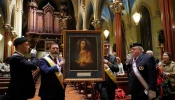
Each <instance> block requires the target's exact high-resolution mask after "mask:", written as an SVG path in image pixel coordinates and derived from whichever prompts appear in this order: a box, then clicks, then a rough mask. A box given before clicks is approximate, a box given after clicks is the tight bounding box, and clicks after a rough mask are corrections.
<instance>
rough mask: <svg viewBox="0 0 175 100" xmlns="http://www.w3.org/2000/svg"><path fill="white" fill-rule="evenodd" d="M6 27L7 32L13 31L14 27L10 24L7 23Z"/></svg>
mask: <svg viewBox="0 0 175 100" xmlns="http://www.w3.org/2000/svg"><path fill="white" fill-rule="evenodd" d="M4 29H5V31H6V32H11V31H12V30H13V27H11V25H10V24H5V25H4Z"/></svg>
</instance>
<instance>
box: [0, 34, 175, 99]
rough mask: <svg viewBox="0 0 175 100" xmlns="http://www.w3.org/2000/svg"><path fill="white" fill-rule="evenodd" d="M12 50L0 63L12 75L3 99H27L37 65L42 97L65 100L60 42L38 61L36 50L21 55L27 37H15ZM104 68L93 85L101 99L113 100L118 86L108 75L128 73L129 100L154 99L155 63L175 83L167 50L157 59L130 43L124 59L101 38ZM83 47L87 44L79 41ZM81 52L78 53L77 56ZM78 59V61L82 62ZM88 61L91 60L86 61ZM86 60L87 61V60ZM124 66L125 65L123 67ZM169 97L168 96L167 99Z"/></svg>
mask: <svg viewBox="0 0 175 100" xmlns="http://www.w3.org/2000/svg"><path fill="white" fill-rule="evenodd" d="M13 44H14V46H15V49H16V51H15V53H14V54H13V55H12V56H11V57H8V58H7V59H6V60H5V63H2V62H1V63H0V73H3V72H8V73H10V74H8V75H9V76H10V77H11V80H10V84H9V88H8V91H7V93H6V95H5V97H4V98H5V99H4V100H27V99H29V98H32V97H34V95H35V83H34V80H33V77H32V70H36V69H37V67H39V68H40V71H41V86H40V88H39V96H40V97H41V100H65V88H66V82H65V81H64V80H63V65H64V64H65V59H64V58H63V57H62V56H59V45H58V44H57V43H52V44H50V47H49V53H48V54H47V55H46V56H44V57H42V58H41V59H39V60H37V58H36V54H37V51H36V49H32V50H31V51H30V57H31V58H30V60H28V59H27V58H26V57H25V56H24V55H25V54H27V53H28V52H29V48H30V47H29V43H28V41H27V38H25V37H20V38H16V39H15V40H14V43H13ZM103 44H104V47H103V48H104V54H103V56H104V59H103V61H102V62H103V64H104V71H105V80H104V81H102V82H97V84H96V87H97V89H98V92H99V94H100V99H101V100H114V99H115V90H116V89H117V88H118V87H117V84H116V81H117V80H116V77H112V76H111V74H117V75H125V74H127V75H128V79H129V80H128V89H129V91H130V95H131V98H132V100H148V99H155V98H156V85H157V66H159V67H160V68H161V70H162V72H163V73H165V74H166V75H167V76H168V77H170V79H171V83H172V84H175V80H174V77H175V62H174V61H172V59H171V54H170V53H169V52H164V53H163V59H162V60H161V61H160V62H159V60H158V59H156V58H154V55H153V51H151V50H148V51H147V52H146V53H144V49H143V47H142V44H140V43H133V44H132V45H131V46H130V49H131V51H130V53H129V54H128V55H127V57H126V58H127V59H126V62H124V63H123V64H122V61H121V59H120V58H119V57H117V55H113V54H110V53H109V50H110V49H109V48H110V43H109V42H108V41H104V43H103ZM81 45H82V46H85V45H86V43H84V42H82V43H81ZM81 56H83V55H80V57H81ZM80 61H81V59H79V60H77V63H80V65H82V64H81V62H80ZM89 61H91V60H89ZM87 63H88V62H87ZM124 65H125V67H126V68H124V67H123V66H124ZM167 98H168V99H167ZM166 99H167V100H173V99H172V96H165V97H162V100H166Z"/></svg>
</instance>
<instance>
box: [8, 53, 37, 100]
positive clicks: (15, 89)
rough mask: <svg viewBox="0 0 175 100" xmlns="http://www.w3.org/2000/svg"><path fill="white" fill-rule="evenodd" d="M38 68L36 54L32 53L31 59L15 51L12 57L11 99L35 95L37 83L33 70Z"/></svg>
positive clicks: (17, 99) (15, 99) (9, 93)
mask: <svg viewBox="0 0 175 100" xmlns="http://www.w3.org/2000/svg"><path fill="white" fill-rule="evenodd" d="M36 68H37V60H36V56H35V54H31V61H28V60H27V59H26V58H25V57H24V56H21V55H20V54H17V53H15V54H14V55H13V56H12V57H11V59H10V75H11V80H10V84H9V88H8V92H7V93H8V95H9V96H10V98H11V99H10V100H19V98H20V99H28V98H32V97H34V95H35V83H34V80H33V76H32V70H35V69H36Z"/></svg>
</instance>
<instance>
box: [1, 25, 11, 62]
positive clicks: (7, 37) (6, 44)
mask: <svg viewBox="0 0 175 100" xmlns="http://www.w3.org/2000/svg"><path fill="white" fill-rule="evenodd" d="M4 28H5V33H4V57H3V60H5V59H6V58H7V57H8V41H9V35H10V32H11V26H10V25H9V24H6V25H4Z"/></svg>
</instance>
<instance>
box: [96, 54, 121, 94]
mask: <svg viewBox="0 0 175 100" xmlns="http://www.w3.org/2000/svg"><path fill="white" fill-rule="evenodd" d="M104 59H107V60H108V61H109V62H110V63H111V64H112V65H111V66H109V68H110V69H111V70H112V72H118V71H119V68H118V64H117V61H116V57H115V56H114V55H111V54H108V57H104ZM102 85H103V86H105V87H107V88H110V89H112V90H114V91H115V89H116V88H117V84H116V83H114V82H113V81H112V80H111V78H110V77H109V76H108V75H107V74H106V73H105V81H103V82H100V83H98V89H99V90H101V87H102Z"/></svg>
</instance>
